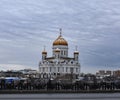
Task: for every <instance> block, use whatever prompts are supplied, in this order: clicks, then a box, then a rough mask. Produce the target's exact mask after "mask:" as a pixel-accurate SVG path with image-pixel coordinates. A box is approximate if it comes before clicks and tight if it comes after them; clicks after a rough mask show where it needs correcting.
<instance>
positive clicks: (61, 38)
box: [53, 29, 68, 46]
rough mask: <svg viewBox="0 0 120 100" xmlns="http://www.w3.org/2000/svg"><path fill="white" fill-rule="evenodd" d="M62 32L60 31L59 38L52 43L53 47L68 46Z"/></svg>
mask: <svg viewBox="0 0 120 100" xmlns="http://www.w3.org/2000/svg"><path fill="white" fill-rule="evenodd" d="M61 34H62V32H61V29H60V36H59V37H58V38H57V39H56V40H55V41H54V42H53V45H65V46H68V43H67V41H66V40H65V39H64V38H63V37H62V35H61Z"/></svg>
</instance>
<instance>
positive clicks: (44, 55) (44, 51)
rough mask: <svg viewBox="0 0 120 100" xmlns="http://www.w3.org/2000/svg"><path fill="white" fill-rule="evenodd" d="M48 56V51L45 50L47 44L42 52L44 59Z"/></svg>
mask: <svg viewBox="0 0 120 100" xmlns="http://www.w3.org/2000/svg"><path fill="white" fill-rule="evenodd" d="M46 58H47V52H46V50H45V46H44V50H43V52H42V60H45V59H46Z"/></svg>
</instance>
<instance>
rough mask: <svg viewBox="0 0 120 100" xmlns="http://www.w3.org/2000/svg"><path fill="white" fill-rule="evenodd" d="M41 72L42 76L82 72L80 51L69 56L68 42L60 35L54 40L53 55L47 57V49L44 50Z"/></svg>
mask: <svg viewBox="0 0 120 100" xmlns="http://www.w3.org/2000/svg"><path fill="white" fill-rule="evenodd" d="M39 73H40V77H41V78H53V79H54V78H56V77H58V76H64V75H71V74H72V75H75V76H76V78H77V77H78V76H79V74H80V63H79V52H78V51H77V48H76V50H75V51H74V52H73V57H69V56H68V42H67V41H66V40H65V39H64V38H63V36H62V29H60V35H59V36H58V37H57V39H56V40H55V41H54V42H53V46H52V57H47V51H46V50H45V48H44V50H43V52H42V60H41V61H40V62H39Z"/></svg>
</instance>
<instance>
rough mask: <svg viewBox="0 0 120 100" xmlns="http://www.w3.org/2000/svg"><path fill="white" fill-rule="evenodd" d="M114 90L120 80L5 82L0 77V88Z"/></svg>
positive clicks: (119, 87)
mask: <svg viewBox="0 0 120 100" xmlns="http://www.w3.org/2000/svg"><path fill="white" fill-rule="evenodd" d="M11 89H12V90H75V91H78V90H115V89H120V81H115V82H113V81H109V82H107V81H106V82H104V81H101V82H97V81H75V82H71V81H69V80H67V81H66V80H59V81H56V80H50V79H27V80H18V81H16V80H15V81H14V80H13V81H11V82H6V80H5V79H0V90H11Z"/></svg>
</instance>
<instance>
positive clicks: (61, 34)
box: [60, 28, 62, 36]
mask: <svg viewBox="0 0 120 100" xmlns="http://www.w3.org/2000/svg"><path fill="white" fill-rule="evenodd" d="M61 35H62V28H60V36H61Z"/></svg>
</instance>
